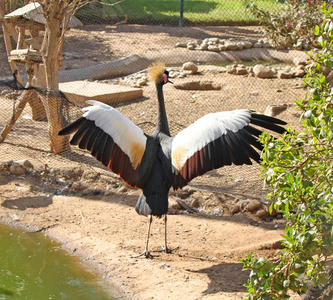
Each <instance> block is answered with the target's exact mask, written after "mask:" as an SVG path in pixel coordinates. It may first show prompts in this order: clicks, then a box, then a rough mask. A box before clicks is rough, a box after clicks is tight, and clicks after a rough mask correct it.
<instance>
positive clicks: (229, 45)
mask: <svg viewBox="0 0 333 300" xmlns="http://www.w3.org/2000/svg"><path fill="white" fill-rule="evenodd" d="M224 45H225V46H226V47H227V50H237V49H238V46H237V43H235V42H233V41H226V42H225V43H224Z"/></svg>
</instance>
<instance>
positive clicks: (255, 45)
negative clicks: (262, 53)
mask: <svg viewBox="0 0 333 300" xmlns="http://www.w3.org/2000/svg"><path fill="white" fill-rule="evenodd" d="M252 47H253V48H262V43H259V42H257V43H254V44H253V45H252Z"/></svg>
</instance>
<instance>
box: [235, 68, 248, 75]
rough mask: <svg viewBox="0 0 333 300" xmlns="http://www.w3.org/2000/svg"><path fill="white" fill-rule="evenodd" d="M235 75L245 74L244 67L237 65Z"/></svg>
mask: <svg viewBox="0 0 333 300" xmlns="http://www.w3.org/2000/svg"><path fill="white" fill-rule="evenodd" d="M235 74H236V75H247V69H246V68H245V67H237V68H236V73H235Z"/></svg>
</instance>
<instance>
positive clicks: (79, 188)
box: [72, 182, 87, 191]
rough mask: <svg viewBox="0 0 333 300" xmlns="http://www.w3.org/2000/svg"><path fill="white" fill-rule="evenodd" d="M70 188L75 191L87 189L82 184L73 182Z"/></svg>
mask: <svg viewBox="0 0 333 300" xmlns="http://www.w3.org/2000/svg"><path fill="white" fill-rule="evenodd" d="M72 188H73V190H75V191H83V190H85V189H86V188H87V186H86V185H84V184H82V183H81V182H73V184H72Z"/></svg>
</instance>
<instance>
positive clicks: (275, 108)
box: [264, 104, 288, 117]
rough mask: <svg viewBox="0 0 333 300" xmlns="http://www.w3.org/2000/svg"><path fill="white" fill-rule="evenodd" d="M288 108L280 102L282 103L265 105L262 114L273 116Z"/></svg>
mask: <svg viewBox="0 0 333 300" xmlns="http://www.w3.org/2000/svg"><path fill="white" fill-rule="evenodd" d="M287 108H288V105H287V104H282V105H268V106H267V107H266V110H265V113H264V115H266V116H270V117H275V116H277V115H279V114H280V113H282V112H283V111H285V110H286V109H287Z"/></svg>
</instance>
